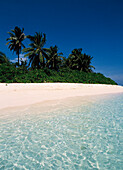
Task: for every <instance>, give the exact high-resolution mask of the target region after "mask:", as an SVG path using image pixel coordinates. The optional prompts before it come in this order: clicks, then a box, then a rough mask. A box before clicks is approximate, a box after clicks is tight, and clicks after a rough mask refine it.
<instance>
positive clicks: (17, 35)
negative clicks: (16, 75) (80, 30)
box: [6, 26, 26, 66]
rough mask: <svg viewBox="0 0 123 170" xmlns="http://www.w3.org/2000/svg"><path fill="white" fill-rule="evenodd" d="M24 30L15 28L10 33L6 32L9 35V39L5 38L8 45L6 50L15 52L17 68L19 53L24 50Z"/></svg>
mask: <svg viewBox="0 0 123 170" xmlns="http://www.w3.org/2000/svg"><path fill="white" fill-rule="evenodd" d="M23 31H24V28H22V30H21V29H20V28H19V27H17V26H16V27H15V29H14V30H11V32H8V33H9V35H10V38H7V41H8V42H7V43H6V45H9V46H8V48H9V49H10V50H11V51H13V52H16V54H17V55H18V66H19V55H20V53H21V50H22V48H25V46H24V44H23V43H22V41H23V40H24V39H25V38H26V36H25V34H24V33H23Z"/></svg>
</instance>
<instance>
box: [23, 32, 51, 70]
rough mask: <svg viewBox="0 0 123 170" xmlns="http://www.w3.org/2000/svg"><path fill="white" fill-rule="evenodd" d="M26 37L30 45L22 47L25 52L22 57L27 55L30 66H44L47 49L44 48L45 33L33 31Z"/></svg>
mask: <svg viewBox="0 0 123 170" xmlns="http://www.w3.org/2000/svg"><path fill="white" fill-rule="evenodd" d="M27 38H29V39H30V41H31V43H30V44H29V46H30V47H28V48H24V49H23V53H27V54H25V55H24V57H29V60H30V61H29V65H30V64H31V67H32V68H38V69H39V68H41V67H43V68H44V67H45V63H46V59H47V57H48V56H47V54H46V51H47V49H46V48H44V45H45V43H46V35H45V34H42V33H40V32H39V33H37V32H36V33H35V35H34V36H31V35H28V36H27Z"/></svg>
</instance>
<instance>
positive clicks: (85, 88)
mask: <svg viewBox="0 0 123 170" xmlns="http://www.w3.org/2000/svg"><path fill="white" fill-rule="evenodd" d="M113 93H123V87H122V86H118V85H101V84H76V83H40V84H39V83H35V84H34V83H29V84H28V83H26V84H24V83H13V84H6V83H0V109H3V108H9V107H16V106H26V105H31V104H36V103H40V102H44V101H52V100H60V99H65V98H69V97H82V96H93V95H101V94H113Z"/></svg>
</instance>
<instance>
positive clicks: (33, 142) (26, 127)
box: [0, 94, 123, 170]
mask: <svg viewBox="0 0 123 170" xmlns="http://www.w3.org/2000/svg"><path fill="white" fill-rule="evenodd" d="M80 100H81V99H80ZM122 102H123V94H120V95H119V94H118V95H112V96H111V97H110V98H106V97H102V98H101V99H99V100H98V101H96V102H92V103H89V105H80V106H77V107H74V108H69V109H66V108H65V109H62V110H61V109H60V110H57V114H56V116H52V113H51V115H49V117H48V118H44V119H43V118H42V115H41V114H39V113H38V114H36V115H35V114H26V113H25V114H21V113H20V114H18V116H13V117H9V116H7V117H4V116H3V115H2V116H0V170H2V169H7V170H8V169H36V170H38V169H39V170H40V169H44V170H45V169H46V170H48V169H54V170H55V169H58V170H60V169H66V170H68V169H70V170H74V169H77V170H79V169H82V170H87V169H95V170H96V169H111V170H114V169H117V170H120V169H123V164H122V158H123V133H122V132H123V121H122V120H123V119H122V115H123V103H122ZM55 112H56V111H54V113H53V114H55ZM19 115H20V116H19Z"/></svg>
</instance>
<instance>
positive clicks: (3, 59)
mask: <svg viewBox="0 0 123 170" xmlns="http://www.w3.org/2000/svg"><path fill="white" fill-rule="evenodd" d="M3 63H6V64H10V61H9V59H8V58H7V57H6V55H5V54H4V53H2V52H1V51H0V64H3Z"/></svg>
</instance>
